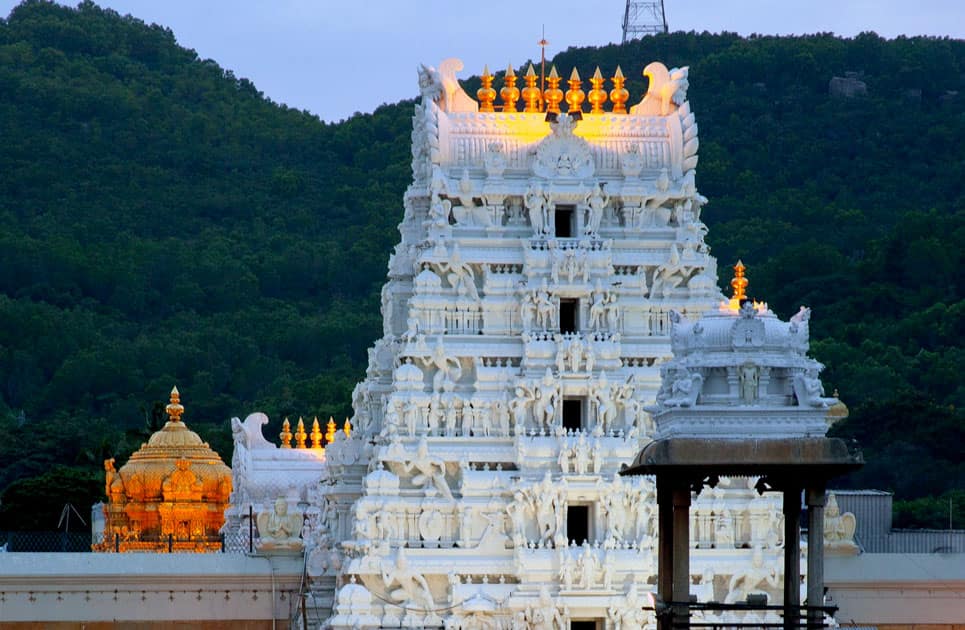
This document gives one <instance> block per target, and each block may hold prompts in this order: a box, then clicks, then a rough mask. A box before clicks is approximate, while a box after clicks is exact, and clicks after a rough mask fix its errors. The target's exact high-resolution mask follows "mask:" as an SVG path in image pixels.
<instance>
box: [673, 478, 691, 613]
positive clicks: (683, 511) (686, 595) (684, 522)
mask: <svg viewBox="0 0 965 630" xmlns="http://www.w3.org/2000/svg"><path fill="white" fill-rule="evenodd" d="M673 601H675V602H681V603H682V605H680V606H674V609H673V616H674V620H675V621H678V622H680V621H685V620H689V619H690V609H689V606H688V605H687V604H688V602H689V601H690V486H688V485H687V484H684V485H683V486H682V487H681V486H679V485H678V486H676V487H674V489H673Z"/></svg>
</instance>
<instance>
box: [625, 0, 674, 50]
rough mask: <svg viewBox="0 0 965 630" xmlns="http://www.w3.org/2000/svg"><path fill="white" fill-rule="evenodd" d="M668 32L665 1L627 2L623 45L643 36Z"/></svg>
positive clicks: (630, 0) (629, 0)
mask: <svg viewBox="0 0 965 630" xmlns="http://www.w3.org/2000/svg"><path fill="white" fill-rule="evenodd" d="M666 32H667V13H666V12H665V11H664V10H663V0H657V1H656V2H634V1H633V0H627V9H626V11H625V12H624V13H623V43H624V44H626V43H627V40H630V39H634V38H635V37H640V36H642V35H655V34H657V33H666Z"/></svg>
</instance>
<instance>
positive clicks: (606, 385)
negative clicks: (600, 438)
mask: <svg viewBox="0 0 965 630" xmlns="http://www.w3.org/2000/svg"><path fill="white" fill-rule="evenodd" d="M590 395H591V398H592V399H593V400H594V401H595V402H596V422H597V426H599V427H600V428H601V429H602V431H603V432H604V433H605V432H606V431H608V430H610V429H612V428H613V423H614V422H615V421H616V416H617V405H616V399H617V397H616V396H615V395H614V392H613V388H612V387H610V382H609V380H607V377H606V373H605V372H604V373H602V374H600V380H599V381H597V384H596V386H594V387H592V389H591V390H590Z"/></svg>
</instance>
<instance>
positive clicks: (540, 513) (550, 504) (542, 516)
mask: <svg viewBox="0 0 965 630" xmlns="http://www.w3.org/2000/svg"><path fill="white" fill-rule="evenodd" d="M526 494H528V500H529V505H530V507H531V508H532V510H533V512H534V513H535V514H536V529H537V532H538V534H539V540H538V543H539V544H540V545H546V544H548V543H550V542H552V541H554V539H555V538H556V537H558V536H560V535H562V533H563V532H562V520H563V518H564V516H565V514H566V483H565V481H562V482H560V483H559V484H554V483H553V478H552V475H550V472H549V471H546V474H545V475H544V476H543V480H542V481H541V482H540V483H537V484H535V485H534V486H533V487H531V488H530V489H529V490H528V491H527V492H526ZM564 544H565V543H564Z"/></svg>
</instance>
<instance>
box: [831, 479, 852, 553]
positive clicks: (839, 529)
mask: <svg viewBox="0 0 965 630" xmlns="http://www.w3.org/2000/svg"><path fill="white" fill-rule="evenodd" d="M856 526H857V522H856V521H855V518H854V514H852V513H851V512H844V513H842V512H841V508H839V507H838V499H837V497H835V496H834V493H833V492H831V493H829V494H828V504H827V506H826V507H825V508H824V548H825V549H826V550H828V551H830V552H832V553H837V554H841V553H847V554H852V553H857V552H858V546H857V545H856V544H855V542H854V531H855V528H856Z"/></svg>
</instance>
